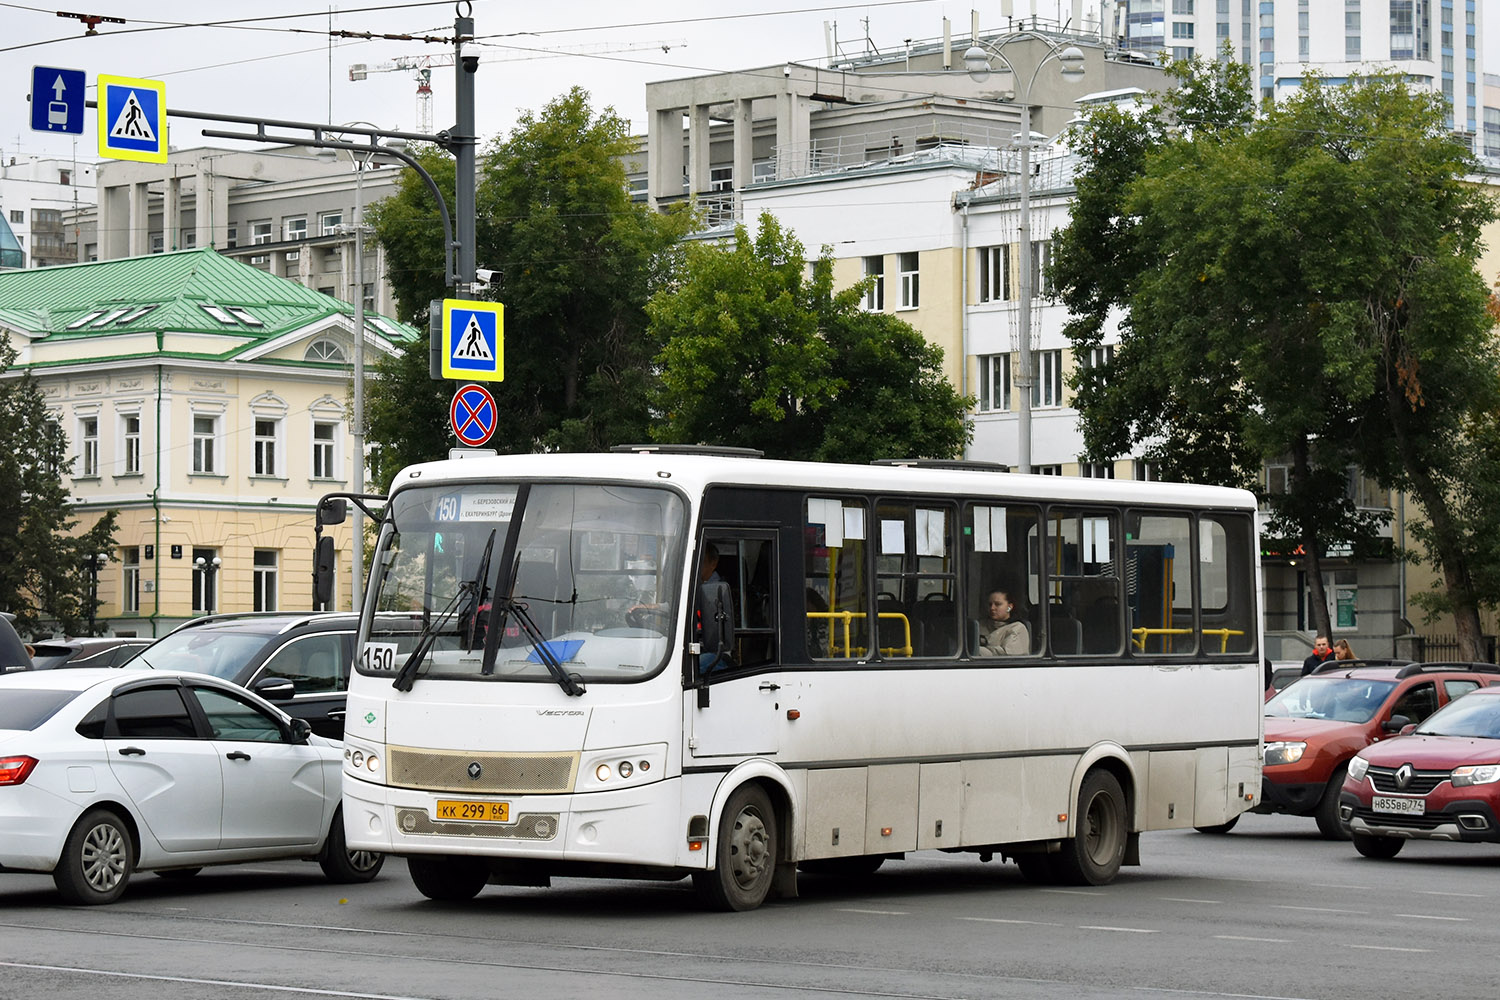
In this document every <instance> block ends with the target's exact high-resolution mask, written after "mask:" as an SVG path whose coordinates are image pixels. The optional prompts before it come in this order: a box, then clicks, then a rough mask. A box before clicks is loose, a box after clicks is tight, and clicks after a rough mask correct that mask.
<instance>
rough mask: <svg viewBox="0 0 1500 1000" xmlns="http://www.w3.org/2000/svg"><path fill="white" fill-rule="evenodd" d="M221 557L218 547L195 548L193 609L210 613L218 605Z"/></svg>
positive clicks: (200, 612) (202, 612) (201, 612)
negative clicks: (219, 560) (218, 562)
mask: <svg viewBox="0 0 1500 1000" xmlns="http://www.w3.org/2000/svg"><path fill="white" fill-rule="evenodd" d="M218 558H219V553H218V551H217V550H216V549H200V548H196V547H195V548H194V549H193V610H194V611H196V612H198V613H199V614H210V613H212V612H213V610H214V609H215V608H216V607H218V605H219V602H218V575H219V566H218V565H216V564H215V563H214V560H215V559H218Z"/></svg>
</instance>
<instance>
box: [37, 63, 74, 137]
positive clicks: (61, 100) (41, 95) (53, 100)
mask: <svg viewBox="0 0 1500 1000" xmlns="http://www.w3.org/2000/svg"><path fill="white" fill-rule="evenodd" d="M83 88H84V77H83V70H81V69H58V68H56V67H55V66H33V67H31V127H32V128H33V129H34V130H35V131H37V132H63V133H71V134H73V135H82V134H83Z"/></svg>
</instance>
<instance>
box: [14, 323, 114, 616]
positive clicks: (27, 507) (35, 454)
mask: <svg viewBox="0 0 1500 1000" xmlns="http://www.w3.org/2000/svg"><path fill="white" fill-rule="evenodd" d="M15 360H16V351H15V349H14V348H13V347H12V346H11V344H10V337H9V335H7V334H4V333H0V610H5V611H11V612H14V613H15V616H16V629H17V631H19V632H22V633H33V632H36V631H37V630H38V629H39V628H41V627H43V625H44V623H47V622H54V621H55V622H56V623H57V626H58V627H59V628H61V629H62V630H63V631H64V632H66V633H69V634H77V633H79V632H81V631H83V629H84V623H85V621H86V620H87V619H88V618H90V617H91V615H92V612H94V611H97V602H96V598H95V594H94V592H93V591H92V590H91V589H90V583H91V580H90V577H89V575H88V573H87V572H86V571H85V570H84V568H83V566H84V558H85V556H92V555H93V554H94V553H96V552H110V551H112V550H113V548H114V533H115V520H116V512H115V511H109V512H108V513H106V514H105V515H104V516H103V517H101V518H99V520H98V521H97V522H96V523H95V524H94V526H93V527H92V528H90V529H89V530H88V531H87V532H84V533H83V534H82V535H78V536H74V535H73V534H72V531H73V529H74V528H76V527H77V525H78V520H77V518H74V517H71V516H70V515H69V510H70V508H69V505H68V491H67V488H66V487H64V485H63V480H62V477H63V475H65V474H66V473H67V472H68V471H69V470H70V468H71V466H72V459H69V458H66V454H67V441H66V440H65V439H64V438H63V434H62V431H61V429H59V428H58V426H57V424H56V423H55V422H54V421H53V420H52V419H51V418H50V416H49V414H48V412H47V404H46V401H45V400H44V399H43V397H42V390H41V387H40V386H39V385H37V383H36V380H35V379H33V378H32V377H31V373H30V372H22V373H21V374H20V375H14V374H11V375H8V376H7V373H8V372H9V371H10V368H11V366H12V365H13V364H15ZM91 602H92V603H93V604H94V606H91Z"/></svg>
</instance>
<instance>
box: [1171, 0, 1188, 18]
mask: <svg viewBox="0 0 1500 1000" xmlns="http://www.w3.org/2000/svg"><path fill="white" fill-rule="evenodd" d="M1172 13H1174V14H1177V15H1179V16H1188V17H1191V16H1192V13H1193V0H1172Z"/></svg>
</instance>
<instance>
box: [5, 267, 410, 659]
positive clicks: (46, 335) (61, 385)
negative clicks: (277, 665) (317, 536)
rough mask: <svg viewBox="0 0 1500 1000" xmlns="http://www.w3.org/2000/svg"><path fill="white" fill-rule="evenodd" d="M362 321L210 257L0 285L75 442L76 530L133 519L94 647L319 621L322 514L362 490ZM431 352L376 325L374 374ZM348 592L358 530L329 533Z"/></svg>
mask: <svg viewBox="0 0 1500 1000" xmlns="http://www.w3.org/2000/svg"><path fill="white" fill-rule="evenodd" d="M352 313H353V307H352V306H350V305H348V304H347V303H344V302H340V301H338V300H337V299H333V298H330V297H329V296H326V295H322V294H320V293H318V292H315V291H312V290H310V289H307V288H304V287H302V286H300V285H298V284H296V283H295V282H292V281H288V280H286V279H284V278H278V277H275V276H273V275H270V274H266V273H265V272H263V271H261V270H259V269H257V268H254V267H249V266H247V265H243V264H239V263H236V262H234V261H231V260H228V259H226V258H224V257H221V256H220V255H219V254H217V253H215V252H214V251H213V250H208V249H203V250H189V251H185V252H182V253H171V254H154V255H150V256H146V257H135V258H129V259H125V260H115V261H101V262H97V263H90V264H75V265H69V266H66V267H54V268H39V269H31V270H25V271H14V272H5V273H0V330H3V331H4V332H6V333H8V335H9V337H10V340H11V343H12V346H14V347H15V348H16V349H17V351H18V352H19V355H18V358H17V363H16V365H15V366H14V368H13V369H12V370H11V371H10V372H9V373H8V375H9V376H11V377H14V376H16V375H18V374H19V373H20V372H21V371H23V370H29V371H30V372H31V373H32V375H33V376H35V377H36V379H37V380H38V382H39V384H40V385H41V388H42V391H43V393H44V395H45V398H46V401H47V405H48V408H49V410H50V411H51V413H52V414H53V417H54V419H55V420H56V421H57V422H58V425H59V426H60V427H61V429H62V431H63V432H64V434H66V436H67V438H68V441H69V443H70V451H69V454H70V455H71V456H73V459H74V460H73V465H72V469H71V474H70V475H68V476H67V477H65V482H66V483H67V484H68V486H69V489H70V492H71V494H72V496H73V499H74V504H75V512H76V514H77V516H78V520H79V522H80V524H79V528H80V530H83V529H86V528H88V527H89V526H90V525H92V524H93V523H94V522H95V521H97V519H98V517H99V515H100V514H102V513H103V512H104V511H106V510H118V511H119V512H120V519H119V529H118V531H117V533H116V539H115V540H116V546H115V548H114V550H113V551H112V552H109V553H106V554H107V555H108V556H109V561H108V562H106V563H105V564H104V566H103V568H102V569H100V571H99V576H98V588H99V599H100V602H101V605H100V608H99V613H98V616H97V617H98V620H99V621H100V623H101V625H100V628H99V631H101V632H112V633H115V634H121V635H161V634H163V633H165V632H166V631H168V630H170V629H171V628H172V627H173V626H175V625H176V624H178V623H179V622H182V621H185V620H187V619H189V618H193V617H195V616H197V615H200V614H204V613H208V612H233V611H262V610H263V611H272V610H309V609H311V608H312V553H313V545H314V509H315V507H316V504H317V502H318V499H319V498H320V497H321V496H322V495H323V494H325V493H328V492H334V491H350V490H352V489H353V487H354V482H355V477H354V462H355V460H356V455H355V450H356V449H355V445H354V437H353V429H352V426H351V413H350V409H351V404H350V398H351V394H352V382H351V376H352V367H351V361H352V358H353V355H354V320H353V315H352ZM417 336H420V334H419V333H418V332H417V331H416V330H414V329H412V328H410V327H407V326H403V325H401V324H399V323H396V322H395V321H393V320H390V319H387V318H385V317H381V316H374V315H371V316H367V317H366V324H365V331H364V340H365V352H364V353H365V361H366V363H367V364H371V363H373V362H374V360H375V359H376V358H377V357H378V356H380V355H381V354H383V353H388V352H389V351H391V350H393V349H394V348H395V346H396V345H397V344H398V343H400V342H402V341H405V340H408V339H412V338H415V337H417ZM329 530H330V531H332V532H333V537H334V540H335V546H336V548H337V551H338V560H339V573H338V582H337V585H336V587H335V591H334V598H333V601H332V602H331V603H330V605H329V607H331V608H340V607H344V608H347V607H348V606H349V604H350V597H351V593H352V590H353V584H352V580H353V577H352V563H351V537H352V536H351V534H350V532H351V524H350V523H348V522H346V523H345V524H343V525H341V526H338V527H336V528H332V529H329Z"/></svg>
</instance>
